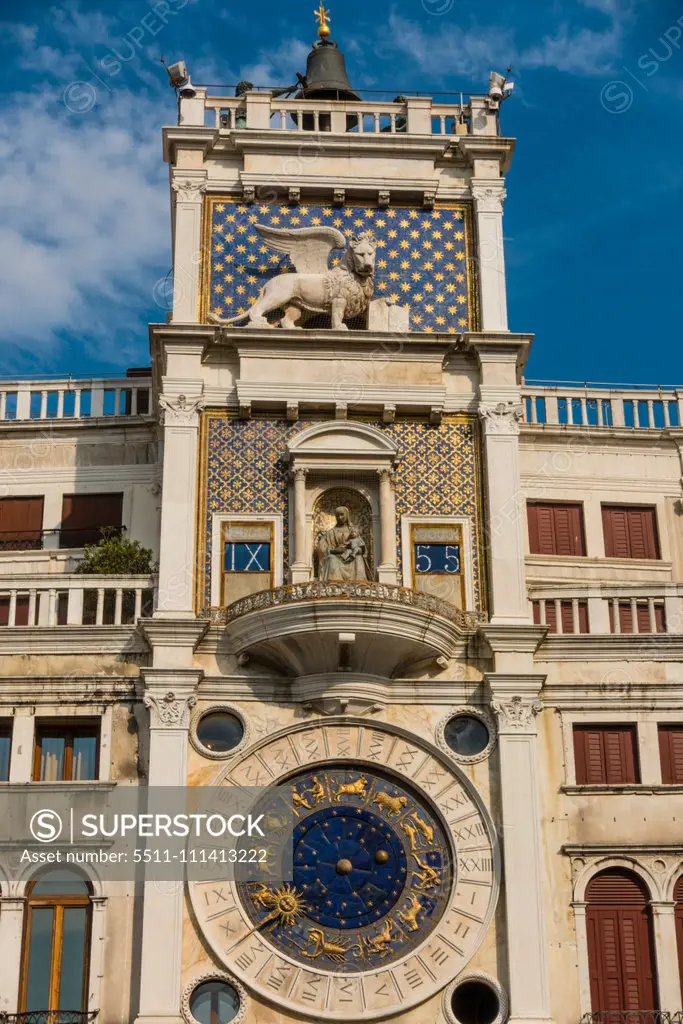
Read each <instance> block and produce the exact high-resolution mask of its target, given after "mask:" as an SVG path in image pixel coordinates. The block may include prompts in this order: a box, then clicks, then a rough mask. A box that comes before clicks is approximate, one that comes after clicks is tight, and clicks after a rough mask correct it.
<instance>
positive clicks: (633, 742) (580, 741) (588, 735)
mask: <svg viewBox="0 0 683 1024" xmlns="http://www.w3.org/2000/svg"><path fill="white" fill-rule="evenodd" d="M574 761H575V769H576V782H577V785H579V786H604V785H610V786H619V785H627V784H629V783H636V782H638V781H639V774H640V772H639V766H638V747H637V734H636V728H635V726H632V725H609V726H597V725H575V726H574Z"/></svg>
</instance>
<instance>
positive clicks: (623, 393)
mask: <svg viewBox="0 0 683 1024" xmlns="http://www.w3.org/2000/svg"><path fill="white" fill-rule="evenodd" d="M522 405H523V410H524V421H525V422H526V423H534V424H547V425H549V426H551V425H558V424H559V425H560V426H568V427H610V428H620V427H621V428H623V427H626V428H628V429H633V430H668V429H671V428H674V429H677V428H679V427H681V426H682V425H683V390H682V389H676V388H636V387H619V386H602V385H597V384H585V385H579V384H551V385H549V384H541V383H538V384H536V383H534V382H533V381H526V383H525V384H524V387H523V388H522Z"/></svg>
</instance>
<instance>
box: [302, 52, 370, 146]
mask: <svg viewBox="0 0 683 1024" xmlns="http://www.w3.org/2000/svg"><path fill="white" fill-rule="evenodd" d="M299 81H300V84H301V88H300V90H299V92H298V93H297V95H296V98H297V99H305V100H360V96H359V95H358V93H357V92H354V90H353V89H352V88H351V83H350V82H349V76H348V74H347V72H346V61H345V60H344V54H343V53H342V52H341V50H339V48H338V47H337V44H336V43H335V42H334V41H333V40H331V39H321V40H319V41H318V42H316V43H314V44H313V49H312V50H311V52H310V53H309V55H308V60H307V61H306V77H305V78H301V76H299ZM295 120H296V117H295ZM357 121H358V119H357V118H356V117H355V115H349V116H348V117H347V118H346V130H347V131H351V130H352V129H353V128H355V127H356V125H357ZM318 123H319V127H320V131H322V132H329V131H331V124H330V115H329V114H325V113H321V114H320V115H319V120H318ZM303 128H304V131H309V132H310V131H313V130H314V129H315V119H314V117H313V114H304V115H303Z"/></svg>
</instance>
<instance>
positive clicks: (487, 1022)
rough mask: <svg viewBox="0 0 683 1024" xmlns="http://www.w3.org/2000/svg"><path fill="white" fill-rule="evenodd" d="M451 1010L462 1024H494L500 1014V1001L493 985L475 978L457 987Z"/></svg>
mask: <svg viewBox="0 0 683 1024" xmlns="http://www.w3.org/2000/svg"><path fill="white" fill-rule="evenodd" d="M451 1009H452V1010H453V1016H454V1017H455V1019H456V1020H457V1021H460V1024H493V1022H494V1021H495V1020H496V1018H497V1017H498V1015H499V1013H500V999H499V998H498V993H497V992H496V991H495V989H493V988H492V987H491V985H487V984H486V982H485V981H479V980H478V979H475V978H473V979H472V980H471V981H463V983H462V985H458V986H457V988H456V989H455V991H454V992H453V996H452V997H451Z"/></svg>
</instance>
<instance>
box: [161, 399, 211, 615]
mask: <svg viewBox="0 0 683 1024" xmlns="http://www.w3.org/2000/svg"><path fill="white" fill-rule="evenodd" d="M159 404H160V406H161V409H162V420H163V425H164V471H163V472H164V477H163V490H162V498H161V537H160V542H159V596H158V601H157V610H156V612H155V613H154V614H155V618H167V619H172V618H177V619H182V618H187V616H188V615H189V616H194V594H193V587H194V572H195V514H196V506H197V442H198V435H199V416H200V412H201V409H202V408H203V405H204V400H203V399H202V398H201V397H199V398H196V397H195V398H192V399H188V398H187V397H186V396H185V395H179V396H177V397H175V398H170V397H167V396H165V395H161V396H160V397H159Z"/></svg>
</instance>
